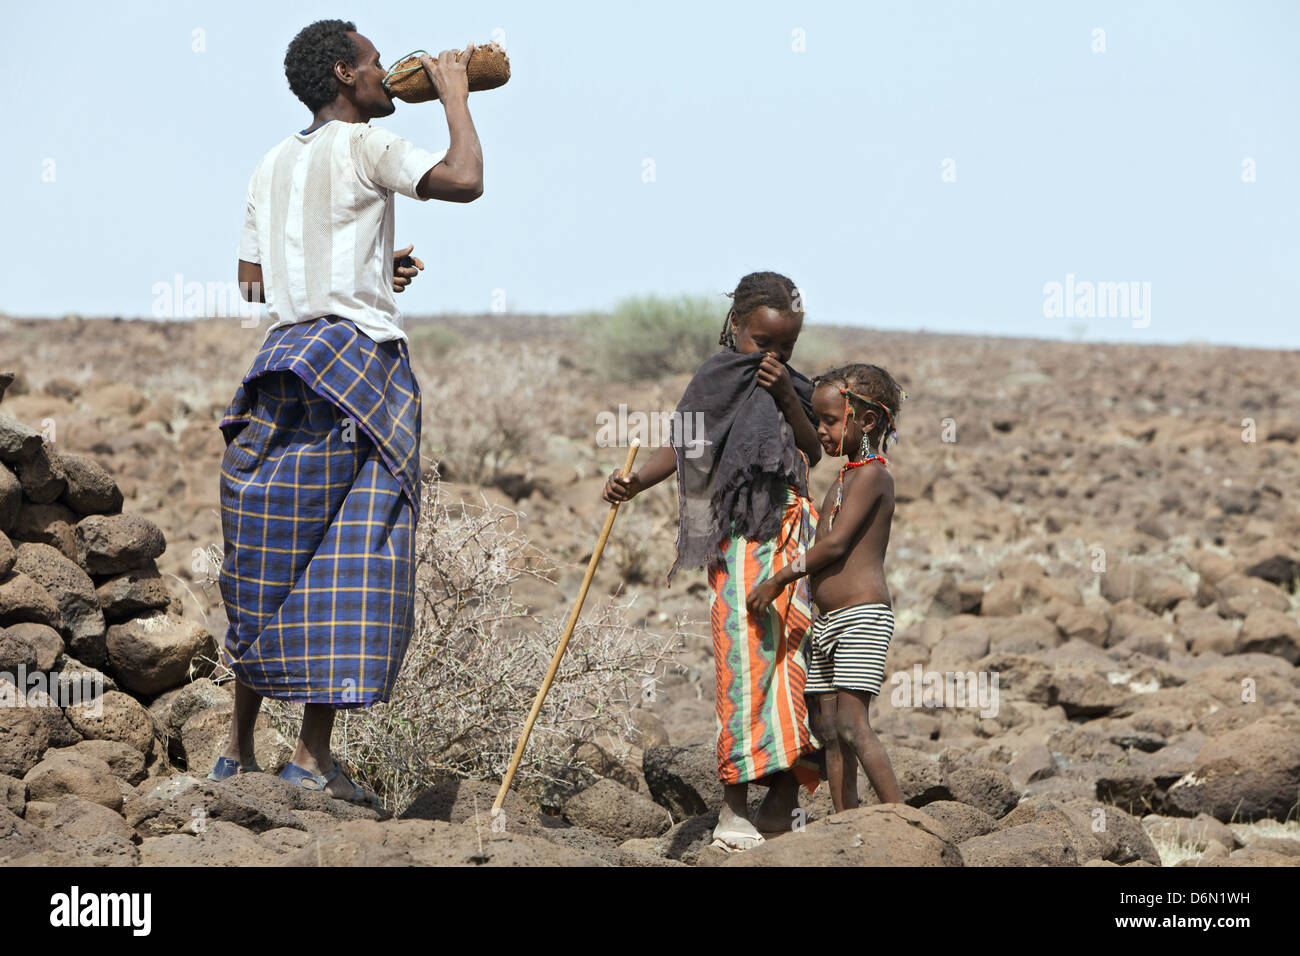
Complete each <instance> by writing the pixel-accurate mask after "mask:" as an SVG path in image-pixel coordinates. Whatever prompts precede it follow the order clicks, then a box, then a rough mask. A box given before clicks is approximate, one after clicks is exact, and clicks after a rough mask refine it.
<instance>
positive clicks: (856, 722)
mask: <svg viewBox="0 0 1300 956" xmlns="http://www.w3.org/2000/svg"><path fill="white" fill-rule="evenodd" d="M871 697H872V695H871V694H868V693H865V692H863V691H857V690H841V691H840V692H839V699H838V700H837V702H836V728H837V729H838V730H839V734H840V739H841V740H843V741H845V742H846V743H847V744H848V745H849V747H851V748H852V750H853V752H854V753H856V754H857V757H858V760H859V761H861V763H862V769H863V770H864V771H866V774H867V779H868V780H869V781H871V786H872V789H874V790H875V791H876V796H877V797H879V798H880V802H881V803H902V802H903V792H902V791H901V790H899V788H898V778H897V777H895V776H894V767H893V765H892V764H891V763H890V762H889V755H888V754H887V753H885V748H884V747H883V746H882V745H881V743H880V739H879V738H878V737H876V732H875V731H874V730H872V729H871V724H870V723H869V722H868V718H867V714H868V707H869V706H870V704H871ZM848 773H849V771H848V768H846V769H845V774H846V776H847V775H848ZM853 775H854V776H856V769H855V770H854V771H853Z"/></svg>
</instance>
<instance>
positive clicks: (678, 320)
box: [580, 295, 729, 381]
mask: <svg viewBox="0 0 1300 956" xmlns="http://www.w3.org/2000/svg"><path fill="white" fill-rule="evenodd" d="M728 304H729V303H728V300H727V299H726V298H725V297H723V296H711V295H681V296H675V297H671V298H669V297H663V296H657V295H647V296H633V297H631V298H627V299H623V300H621V301H620V302H619V303H618V304H617V305H616V306H615V307H614V310H613V311H612V312H608V313H600V314H594V315H588V316H585V317H584V318H583V320H582V322H581V323H580V328H581V329H582V331H583V333H584V335H585V337H586V339H587V342H588V345H589V347H590V348H591V350H592V352H593V354H594V355H595V356H596V361H597V362H598V363H599V365H598V367H599V369H600V371H601V373H602V374H603V375H604V377H606V378H608V379H610V380H612V381H636V380H639V379H648V378H659V377H662V376H664V375H675V374H677V373H680V372H693V371H695V369H696V368H698V367H699V365H700V363H701V362H703V361H704V360H705V359H706V358H708V357H709V356H710V355H712V354H713V353H714V352H715V351H717V349H718V333H719V332H720V331H721V330H722V319H723V317H724V316H725V315H726V314H727V308H728Z"/></svg>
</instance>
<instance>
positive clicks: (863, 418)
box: [746, 364, 906, 813]
mask: <svg viewBox="0 0 1300 956" xmlns="http://www.w3.org/2000/svg"><path fill="white" fill-rule="evenodd" d="M816 382H817V388H816V390H815V391H814V393H813V405H814V406H815V408H816V411H817V417H818V426H817V434H818V436H819V437H820V438H821V443H822V447H823V448H825V449H826V452H827V454H830V455H835V456H837V457H838V456H840V455H844V454H845V453H846V450H847V454H848V460H847V461H846V462H845V463H844V464H843V465H842V466H841V467H840V474H839V480H838V481H837V482H836V483H835V484H834V485H832V486H831V489H830V491H829V492H828V494H827V496H826V501H825V503H824V504H823V506H822V514H823V515H826V516H827V517H826V520H824V521H823V522H822V526H821V527H820V528H818V529H817V539H816V543H815V544H814V545H813V547H812V548H810V549H809V551H808V554H807V556H806V558H805V560H804V561H803V562H802V564H801V565H800V566H798V567H794V566H787V567H785V568H782V569H781V570H779V571H778V572H776V573H775V574H774V575H772V576H771V577H769V578H767V579H766V580H763V581H760V582H759V583H758V584H757V585H756V586H754V587H753V588H752V589H751V590H750V592H749V596H748V599H747V601H746V603H747V605H748V607H749V610H750V613H751V614H760V613H762V611H763V610H764V609H765V608H766V607H767V606H768V605H769V604H770V603H771V602H773V601H780V600H781V599H782V596H783V595H784V593H785V592H786V591H787V590H788V589H789V588H790V586H791V585H794V586H795V587H798V586H799V585H800V584H803V583H804V575H808V576H809V577H810V578H811V579H812V593H813V599H814V601H815V603H816V605H817V618H816V621H815V622H814V624H813V627H812V633H811V634H810V636H809V641H808V648H807V655H808V681H807V684H806V687H805V689H806V692H807V693H808V695H809V699H810V701H812V702H813V704H812V710H813V713H812V720H813V726H814V727H815V728H816V731H817V737H818V739H819V740H820V741H821V743H822V744H823V746H824V747H825V748H826V771H827V777H828V778H829V782H830V788H831V802H832V803H833V804H834V806H835V811H836V812H837V813H838V812H839V811H840V810H845V809H850V808H852V807H856V806H857V805H858V783H857V781H858V764H859V763H860V764H861V765H862V769H863V771H864V772H865V773H866V775H867V780H868V781H869V782H870V783H871V786H872V788H873V789H874V790H875V791H876V795H877V796H878V797H879V798H880V802H881V803H902V801H903V797H902V793H901V792H900V790H899V787H898V780H897V778H896V777H895V776H894V769H893V767H892V765H891V764H890V762H889V755H888V754H886V753H885V748H884V747H883V746H881V744H880V740H879V739H878V738H877V737H876V734H875V732H874V731H873V730H872V729H871V723H870V721H869V720H868V708H869V707H870V705H871V699H872V698H873V697H875V696H876V695H877V694H879V693H880V685H881V683H882V682H883V680H884V677H885V656H886V654H887V652H888V651H889V642H890V639H891V638H892V636H893V633H894V612H893V610H892V608H891V605H890V597H889V586H888V585H887V584H886V582H885V549H886V548H887V547H888V546H889V528H890V524H891V522H892V519H893V516H894V479H893V477H892V476H891V475H890V474H889V472H888V470H886V462H885V458H884V451H885V445H886V442H887V441H888V440H889V438H890V437H891V436H892V437H894V438H897V437H898V433H897V432H896V431H895V430H894V422H895V421H896V420H897V419H898V406H899V403H900V402H901V400H902V399H903V398H904V397H906V396H905V395H904V394H903V393H902V392H901V390H900V389H899V387H898V383H896V382H895V381H894V379H893V377H892V376H890V374H889V373H888V372H886V371H885V370H884V369H883V368H880V367H879V366H877V365H861V364H855V365H845V366H842V367H841V368H836V369H832V370H831V371H829V372H827V373H826V374H825V375H819V376H818V377H817V379H816ZM877 449H879V451H877Z"/></svg>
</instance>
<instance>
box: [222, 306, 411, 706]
mask: <svg viewBox="0 0 1300 956" xmlns="http://www.w3.org/2000/svg"><path fill="white" fill-rule="evenodd" d="M420 410H421V403H420V387H419V384H418V383H417V382H416V380H415V376H414V374H413V373H412V372H411V365H410V360H409V355H408V352H407V347H406V343H405V342H403V341H401V340H394V341H390V342H375V341H373V340H372V339H370V338H369V337H367V336H366V335H364V334H363V333H361V332H360V331H358V329H357V327H356V326H355V325H354V324H353V323H352V322H350V321H349V320H347V319H342V318H339V317H337V316H323V317H321V318H318V319H314V320H312V321H310V322H301V323H298V324H296V325H291V326H286V327H285V328H283V329H276V330H275V331H274V332H272V333H271V334H270V335H268V336H267V338H266V341H265V342H264V343H263V345H262V348H261V350H260V351H259V352H258V354H257V357H256V358H255V359H254V360H253V365H252V367H251V368H250V369H249V371H248V374H247V375H245V376H244V380H243V383H242V384H241V385H240V387H239V389H238V390H237V391H236V393H235V397H234V399H233V400H232V401H231V403H230V407H229V408H228V409H227V410H226V414H225V417H224V418H223V419H222V421H221V424H220V426H219V427H220V429H221V432H222V435H223V437H224V438H225V441H226V451H225V455H224V457H223V458H222V463H221V482H220V489H221V526H222V533H223V537H224V538H225V555H224V557H223V560H222V565H221V573H220V576H219V585H220V588H221V595H222V598H223V599H224V601H225V606H226V616H227V619H228V621H229V626H228V628H227V630H226V640H225V651H226V657H227V660H228V662H229V664H230V667H231V669H232V670H233V671H234V673H235V677H236V678H237V679H238V680H239V682H240V683H242V684H244V685H245V686H247V687H250V688H252V689H253V690H255V691H257V692H258V693H260V694H263V695H264V696H267V697H272V698H277V699H280V700H291V701H298V702H301V703H312V704H330V705H332V706H335V707H340V708H344V707H367V706H369V705H371V704H375V703H380V702H383V701H386V700H388V698H389V695H390V694H391V692H392V688H393V684H394V682H395V681H396V680H397V673H398V671H399V670H400V668H401V666H402V658H403V657H404V656H405V654H406V648H407V644H408V643H409V642H410V638H411V633H412V630H413V629H414V625H415V564H414V560H413V558H414V548H415V528H416V524H417V522H418V519H419V508H420V421H421V419H420Z"/></svg>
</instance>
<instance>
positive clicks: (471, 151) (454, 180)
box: [415, 43, 483, 202]
mask: <svg viewBox="0 0 1300 956" xmlns="http://www.w3.org/2000/svg"><path fill="white" fill-rule="evenodd" d="M473 52H474V44H472V43H471V44H469V45H468V46H467V47H465V50H464V52H463V53H462V54H461V58H460V62H459V63H458V62H456V51H455V50H444V51H443V52H442V53H440V54H439V55H438V59H437V60H434V59H433V58H431V57H427V56H422V57H420V62H421V63H422V64H424V69H425V71H426V72H427V73H428V74H429V79H430V80H432V81H433V85H434V88H435V89H436V90H437V91H438V99H439V102H441V103H442V106H443V109H444V110H445V111H446V114H447V132H448V134H449V135H450V137H451V144H450V145H449V146H448V147H447V155H445V156H444V157H443V158H442V162H440V163H438V165H436V166H434V167H433V168H432V169H430V170H429V171H428V172H427V173H425V174H424V176H423V177H421V179H420V183H419V185H418V186H417V187H416V190H415V192H416V195H417V196H419V197H420V198H421V199H442V200H444V201H446V202H473V201H474V200H475V199H478V197H479V196H482V195H483V147H482V145H480V143H479V140H478V131H477V130H476V129H474V120H473V119H472V118H471V117H470V115H469V78H468V75H467V74H466V72H465V67H466V64H468V63H469V58H470V55H471V54H472V53H473Z"/></svg>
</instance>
